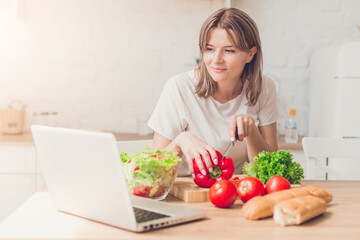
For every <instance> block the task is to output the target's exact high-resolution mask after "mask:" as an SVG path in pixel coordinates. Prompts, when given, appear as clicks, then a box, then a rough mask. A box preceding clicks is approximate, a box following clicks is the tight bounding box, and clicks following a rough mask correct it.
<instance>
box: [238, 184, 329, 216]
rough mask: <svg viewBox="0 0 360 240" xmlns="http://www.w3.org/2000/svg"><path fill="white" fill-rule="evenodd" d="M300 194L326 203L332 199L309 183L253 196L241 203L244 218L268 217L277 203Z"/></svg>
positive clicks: (325, 192) (327, 193) (324, 191)
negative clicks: (317, 198)
mask: <svg viewBox="0 0 360 240" xmlns="http://www.w3.org/2000/svg"><path fill="white" fill-rule="evenodd" d="M301 196H315V197H319V198H321V199H323V200H324V201H325V202H327V203H329V202H331V201H332V194H331V193H329V192H327V191H326V190H324V189H322V188H319V187H315V186H311V185H309V186H305V187H298V188H291V189H287V190H282V191H279V192H274V193H271V194H268V195H265V196H257V197H254V198H252V199H250V200H249V201H248V202H246V203H245V204H244V205H243V207H242V213H243V215H244V216H245V218H247V219H250V220H257V219H260V218H265V217H270V216H272V215H273V213H274V206H275V205H276V204H277V203H280V202H282V201H285V200H289V199H292V198H295V197H301Z"/></svg>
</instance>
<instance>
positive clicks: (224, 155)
mask: <svg viewBox="0 0 360 240" xmlns="http://www.w3.org/2000/svg"><path fill="white" fill-rule="evenodd" d="M237 140H239V135H238V132H237V129H236V132H235V140H234V141H231V142H230V144H229V146H228V147H227V148H226V150H225V153H224V154H223V159H225V158H227V156H228V155H229V153H230V151H231V149H232V148H233V147H234V145H235V142H236V141H237Z"/></svg>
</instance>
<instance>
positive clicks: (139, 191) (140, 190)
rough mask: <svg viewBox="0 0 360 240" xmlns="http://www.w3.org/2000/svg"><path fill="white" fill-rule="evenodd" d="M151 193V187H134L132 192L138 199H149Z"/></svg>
mask: <svg viewBox="0 0 360 240" xmlns="http://www.w3.org/2000/svg"><path fill="white" fill-rule="evenodd" d="M150 191H151V187H150V186H145V185H143V186H140V187H136V188H134V190H133V194H134V195H137V196H139V197H149V194H150Z"/></svg>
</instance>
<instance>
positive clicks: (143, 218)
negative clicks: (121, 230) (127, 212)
mask: <svg viewBox="0 0 360 240" xmlns="http://www.w3.org/2000/svg"><path fill="white" fill-rule="evenodd" d="M133 209H134V213H135V218H136V222H138V223H141V222H147V221H151V220H155V219H159V218H166V217H170V216H168V215H163V214H160V213H156V212H152V211H148V210H145V209H140V208H136V207H133Z"/></svg>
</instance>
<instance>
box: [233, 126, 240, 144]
mask: <svg viewBox="0 0 360 240" xmlns="http://www.w3.org/2000/svg"><path fill="white" fill-rule="evenodd" d="M235 141H239V134H238V129H237V128H236V130H235ZM235 141H234V142H235Z"/></svg>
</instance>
